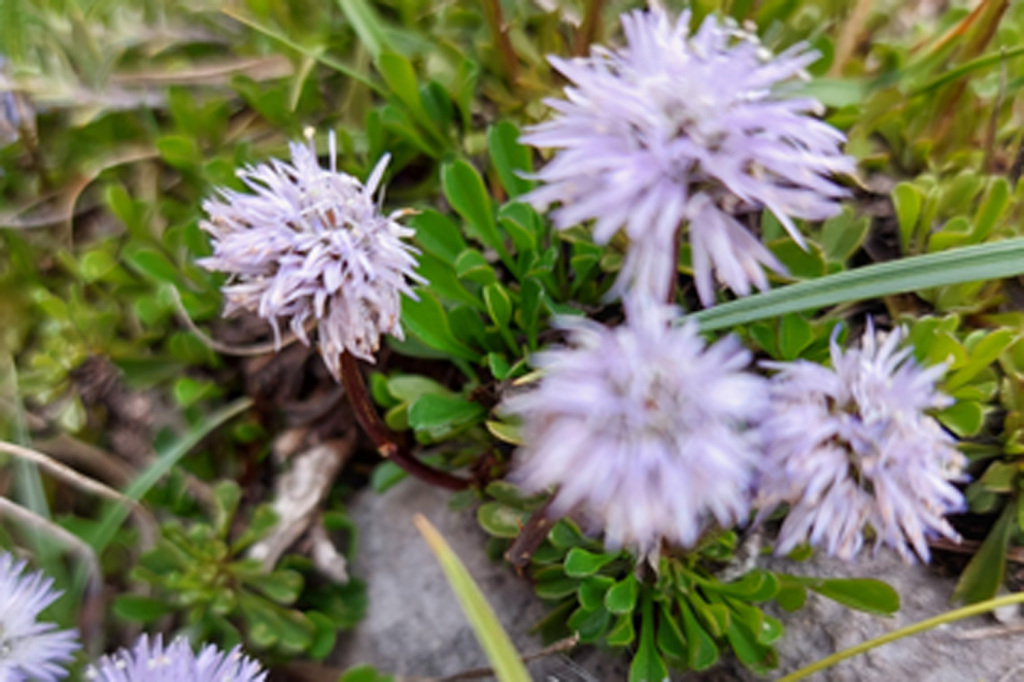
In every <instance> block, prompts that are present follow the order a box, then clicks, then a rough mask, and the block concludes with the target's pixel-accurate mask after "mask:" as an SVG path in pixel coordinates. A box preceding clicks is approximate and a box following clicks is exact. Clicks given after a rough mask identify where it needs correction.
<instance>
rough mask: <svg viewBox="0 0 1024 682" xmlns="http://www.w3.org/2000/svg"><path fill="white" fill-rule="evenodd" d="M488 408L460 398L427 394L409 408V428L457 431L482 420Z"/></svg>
mask: <svg viewBox="0 0 1024 682" xmlns="http://www.w3.org/2000/svg"><path fill="white" fill-rule="evenodd" d="M486 414H487V408H485V407H484V406H483V405H481V404H480V403H476V402H470V401H468V400H466V399H465V398H462V397H459V396H447V395H435V394H430V393H428V394H426V395H422V396H420V397H419V398H417V399H416V402H414V403H413V404H412V405H411V406H410V407H409V426H411V427H412V428H414V429H416V430H417V431H421V430H422V431H431V430H437V429H444V430H452V431H457V430H458V429H460V428H463V427H465V426H467V425H469V424H472V423H474V422H476V421H478V420H480V419H481V418H482V417H483V416H484V415H486Z"/></svg>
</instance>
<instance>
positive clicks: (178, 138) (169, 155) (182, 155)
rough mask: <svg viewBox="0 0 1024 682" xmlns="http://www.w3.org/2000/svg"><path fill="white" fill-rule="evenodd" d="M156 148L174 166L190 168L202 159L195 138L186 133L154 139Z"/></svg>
mask: <svg viewBox="0 0 1024 682" xmlns="http://www.w3.org/2000/svg"><path fill="white" fill-rule="evenodd" d="M156 149H157V151H158V152H160V156H161V157H162V158H163V160H164V161H166V162H167V163H168V164H170V165H171V166H174V167H175V168H181V169H188V168H192V167H194V166H196V165H198V164H199V162H200V161H202V157H201V155H200V154H199V146H198V145H197V144H196V141H195V138H192V137H189V136H187V135H164V136H163V137H161V138H160V139H158V140H157V141H156Z"/></svg>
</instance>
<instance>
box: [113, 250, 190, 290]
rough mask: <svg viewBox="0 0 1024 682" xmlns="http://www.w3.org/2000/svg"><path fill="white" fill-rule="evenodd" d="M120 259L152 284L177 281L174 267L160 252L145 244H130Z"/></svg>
mask: <svg viewBox="0 0 1024 682" xmlns="http://www.w3.org/2000/svg"><path fill="white" fill-rule="evenodd" d="M121 257H122V258H124V260H125V262H126V263H128V265H129V266H131V267H132V269H134V270H136V271H137V272H139V273H140V274H141V275H143V276H145V277H148V278H149V279H151V280H153V281H154V282H158V283H163V282H168V283H171V284H175V283H177V282H178V279H179V275H180V273H179V271H178V268H177V267H175V266H174V265H173V264H172V263H171V261H170V260H168V258H167V256H165V255H164V254H163V252H162V251H159V250H158V249H156V248H154V247H152V246H146V245H145V244H138V243H132V244H129V245H128V246H126V247H125V248H124V251H122V253H121Z"/></svg>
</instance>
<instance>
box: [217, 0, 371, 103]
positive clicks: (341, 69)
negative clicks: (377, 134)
mask: <svg viewBox="0 0 1024 682" xmlns="http://www.w3.org/2000/svg"><path fill="white" fill-rule="evenodd" d="M220 11H221V13H222V14H224V15H225V16H228V17H231V18H232V19H234V20H235V21H237V22H238V23H240V24H244V25H245V26H248V27H249V28H251V29H252V30H254V31H257V32H259V33H262V34H263V35H265V36H267V37H268V38H272V39H274V40H276V41H277V42H279V43H281V44H282V45H284V46H285V47H288V48H290V49H292V50H295V51H296V52H298V53H299V54H301V55H302V56H304V57H307V58H309V59H313V60H316V61H318V62H320V63H321V64H323V65H324V66H326V67H328V68H331V69H334V70H335V71H337V72H338V73H341V74H343V75H345V76H348V77H349V78H351V79H352V80H355V81H359V82H360V83H362V84H363V85H365V86H366V87H368V88H370V89H371V90H373V91H374V92H376V93H377V94H379V95H383V94H386V93H387V91H386V90H385V89H384V88H382V87H381V86H380V85H379V84H378V83H376V82H374V81H373V79H371V78H370V77H369V76H367V75H365V74H363V73H362V72H361V71H359V70H358V69H355V68H352V67H351V66H348V65H347V64H343V63H342V62H340V61H338V60H337V59H334V58H333V57H331V56H329V55H326V54H323V51H322V50H319V49H316V50H314V49H311V48H308V47H306V46H305V45H300V44H299V43H297V42H295V41H294V40H292V39H291V38H289V37H288V36H286V35H285V34H283V33H281V32H280V31H278V30H276V29H274V28H271V27H270V26H266V25H264V24H261V23H260V22H258V21H256V20H255V19H253V18H252V17H249V16H246V15H245V14H243V13H241V12H239V11H237V10H235V9H232V8H230V7H222V8H221V9H220Z"/></svg>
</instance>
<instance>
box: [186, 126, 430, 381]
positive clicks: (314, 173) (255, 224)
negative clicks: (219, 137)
mask: <svg viewBox="0 0 1024 682" xmlns="http://www.w3.org/2000/svg"><path fill="white" fill-rule="evenodd" d="M291 152H292V163H290V164H289V163H285V162H283V161H279V160H273V161H271V162H270V163H265V164H261V165H258V166H255V167H250V168H247V169H245V170H243V171H240V172H239V177H240V178H241V179H242V181H243V182H244V183H245V184H246V185H247V186H248V187H249V189H250V190H252V193H241V192H236V191H233V190H230V189H220V190H218V194H219V196H218V198H215V199H211V200H208V201H206V202H205V203H204V204H203V208H204V210H205V211H206V212H207V214H208V215H209V219H208V220H204V221H203V222H202V223H200V227H202V228H203V229H204V230H205V231H207V232H209V233H210V234H211V235H212V237H213V248H214V253H213V255H212V256H211V257H209V258H204V259H202V260H200V261H199V263H200V264H201V265H203V266H204V267H206V268H208V269H210V270H219V271H223V272H227V273H230V274H231V279H230V281H229V282H228V284H227V285H226V286H225V287H224V295H225V297H226V300H227V304H226V309H225V314H227V315H229V314H231V313H233V312H235V311H238V310H248V311H252V312H255V313H257V314H258V315H259V316H260V317H263V318H265V319H266V320H268V321H269V322H270V323H271V324H272V325H273V327H274V335H275V340H276V341H277V343H278V344H280V343H281V332H280V322H281V321H282V320H283V321H287V323H288V325H289V326H290V328H291V330H292V332H293V333H294V334H295V335H296V336H297V337H298V338H299V339H301V340H302V341H303V342H305V343H309V338H308V336H307V331H306V327H307V325H309V324H312V323H313V322H315V323H316V325H317V338H318V342H319V345H320V353H321V355H322V356H323V358H324V362H325V363H326V364H327V367H328V369H329V370H330V371H331V373H332V374H333V375H334V376H335V377H337V376H338V375H339V374H340V371H341V370H340V358H341V354H342V353H345V352H348V353H351V354H352V355H355V356H357V357H360V358H362V359H364V360H367V361H369V362H373V359H374V357H373V354H374V353H375V352H376V350H377V348H378V347H379V345H380V336H381V334H393V335H394V336H397V337H399V338H401V337H402V327H401V323H400V316H401V295H402V294H405V295H407V296H413V292H412V289H411V287H410V282H411V281H419V280H420V278H419V277H418V276H417V275H416V274H415V272H414V270H415V268H416V258H415V255H414V254H416V250H415V249H414V248H413V247H412V246H410V245H409V244H408V243H406V242H405V241H403V240H404V239H405V238H407V237H410V236H411V235H412V234H413V231H412V230H411V229H409V228H406V227H403V226H402V225H400V224H399V223H398V220H397V219H398V218H399V217H401V215H403V212H402V211H398V212H395V213H391V214H390V215H384V214H383V213H382V212H381V211H380V208H379V206H378V203H377V202H376V201H375V200H374V194H375V193H376V191H377V188H378V186H379V185H380V182H381V179H382V178H383V176H384V169H385V167H386V166H387V163H388V157H387V156H385V157H384V158H382V159H381V160H380V162H379V163H378V164H377V167H376V168H374V170H373V172H372V173H371V174H370V178H369V179H368V180H367V181H366V184H365V185H364V184H363V183H361V182H360V181H359V180H357V179H356V178H354V177H352V176H350V175H346V174H345V173H339V172H337V170H336V150H335V144H334V138H333V137H331V150H330V168H329V169H324V168H322V167H321V166H320V163H319V161H318V160H317V156H316V151H315V149H314V148H313V145H312V142H310V144H308V145H304V144H293V145H292V146H291Z"/></svg>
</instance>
